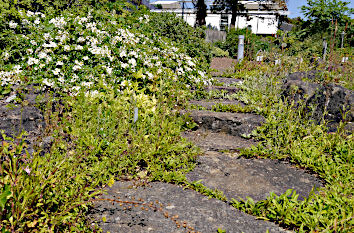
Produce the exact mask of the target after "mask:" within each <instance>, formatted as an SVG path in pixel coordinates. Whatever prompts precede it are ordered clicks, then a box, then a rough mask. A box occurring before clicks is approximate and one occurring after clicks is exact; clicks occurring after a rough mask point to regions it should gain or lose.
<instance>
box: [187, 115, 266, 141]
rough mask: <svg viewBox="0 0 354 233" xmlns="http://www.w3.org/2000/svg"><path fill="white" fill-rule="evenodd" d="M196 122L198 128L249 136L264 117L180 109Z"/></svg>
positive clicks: (262, 121) (261, 122)
mask: <svg viewBox="0 0 354 233" xmlns="http://www.w3.org/2000/svg"><path fill="white" fill-rule="evenodd" d="M181 113H182V114H187V115H189V117H191V118H192V119H193V121H194V122H196V123H197V124H198V125H199V127H200V128H204V129H208V130H211V131H214V132H224V133H228V134H230V135H233V136H242V137H243V136H249V135H250V134H251V133H252V131H253V130H255V129H256V128H257V127H259V126H261V125H262V124H263V123H264V121H265V119H264V117H262V116H259V115H256V114H251V113H230V112H212V111H207V110H192V111H181Z"/></svg>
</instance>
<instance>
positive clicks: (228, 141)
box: [182, 129, 257, 151]
mask: <svg viewBox="0 0 354 233" xmlns="http://www.w3.org/2000/svg"><path fill="white" fill-rule="evenodd" d="M182 136H183V137H185V138H187V139H188V140H190V141H192V142H193V143H194V144H195V145H197V146H198V147H200V148H201V149H203V150H206V151H221V150H229V151H238V150H239V149H240V148H246V147H250V146H251V145H256V144H257V142H255V141H254V140H251V139H244V138H241V137H239V136H233V135H230V134H226V133H222V132H221V133H215V132H212V131H210V130H204V129H198V130H196V131H186V132H183V134H182Z"/></svg>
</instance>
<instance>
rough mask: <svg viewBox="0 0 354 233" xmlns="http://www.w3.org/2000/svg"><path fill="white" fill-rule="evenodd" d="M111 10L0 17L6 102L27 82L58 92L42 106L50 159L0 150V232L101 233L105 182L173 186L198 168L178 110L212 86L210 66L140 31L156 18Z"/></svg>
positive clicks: (0, 95) (1, 92) (8, 146)
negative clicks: (98, 207)
mask: <svg viewBox="0 0 354 233" xmlns="http://www.w3.org/2000/svg"><path fill="white" fill-rule="evenodd" d="M19 1H20V2H25V1H26V2H29V3H31V2H41V3H42V4H47V3H46V2H45V1H42V0H28V1H27V0H19ZM53 1H54V0H53ZM53 1H49V2H53ZM101 1H105V0H101ZM107 1H108V0H107ZM70 2H75V3H76V2H82V1H70ZM11 4H12V2H11ZM112 4H113V3H112ZM41 6H42V5H41ZM113 6H115V5H109V4H108V5H107V6H104V7H102V8H94V7H92V8H91V11H90V10H87V9H88V8H80V9H78V10H76V9H75V11H74V10H73V11H71V12H75V13H70V11H65V12H64V11H56V12H54V11H53V12H51V11H47V12H44V11H43V12H39V11H38V12H33V11H31V10H29V9H27V8H26V10H22V11H18V12H16V14H18V17H15V18H13V19H12V18H11V19H9V20H5V21H1V20H3V18H1V15H3V14H2V13H3V12H0V13H1V14H0V22H5V23H3V24H1V25H0V34H1V35H2V36H0V99H1V100H2V101H3V100H5V102H7V103H11V102H16V101H18V100H19V99H21V97H17V94H19V95H18V96H24V95H25V94H24V93H26V90H25V89H26V88H27V86H28V85H29V84H33V85H31V87H35V86H39V87H40V88H41V89H42V90H44V91H45V92H46V93H45V94H47V92H55V94H56V95H55V98H48V99H47V98H46V101H47V104H48V105H47V106H46V105H41V106H40V108H41V110H43V111H42V113H43V114H44V115H45V119H46V130H45V132H44V133H43V135H41V137H42V136H47V134H49V135H50V136H52V137H53V138H54V140H53V144H52V146H51V148H50V149H49V151H48V153H47V152H46V153H44V152H43V153H44V155H41V154H40V153H39V152H40V151H37V148H35V150H36V151H35V152H33V153H32V154H31V155H30V154H28V153H26V154H25V155H24V154H23V153H22V152H23V151H25V149H26V147H27V145H25V141H24V139H23V140H19V141H18V140H17V139H16V140H17V141H14V140H13V139H11V138H8V137H5V135H3V136H2V137H3V138H5V140H6V141H8V142H9V143H7V142H6V143H0V159H1V161H2V163H1V164H0V168H1V171H4V172H3V173H2V174H1V176H0V180H1V182H0V192H1V193H2V196H3V197H4V198H2V199H1V206H0V207H1V211H0V221H1V222H2V224H1V225H0V229H1V231H2V232H10V231H11V232H39V231H41V232H97V231H96V229H95V228H96V227H95V225H92V224H91V220H90V219H88V218H87V211H88V206H89V205H91V204H92V203H91V201H92V199H93V198H94V197H95V196H97V195H98V194H99V193H101V191H102V190H101V188H102V189H103V188H104V187H105V185H106V184H110V183H111V182H112V180H113V181H114V179H120V178H121V177H131V178H132V179H133V178H134V177H140V178H143V177H145V178H147V177H149V179H150V180H164V179H166V180H165V181H167V182H172V181H173V180H171V179H172V178H173V177H176V178H173V179H176V180H177V179H180V178H181V174H183V173H184V172H187V171H189V170H190V169H191V162H192V161H194V158H195V156H196V153H197V152H198V151H197V150H195V148H194V147H193V146H191V145H190V144H189V143H186V141H185V140H183V139H181V137H180V135H181V131H182V130H183V128H182V126H183V124H184V121H185V120H184V119H183V118H182V117H178V116H177V114H176V111H174V110H173V108H175V106H176V103H177V101H179V100H181V102H183V101H184V100H185V96H186V95H188V94H189V90H188V88H191V87H193V86H198V85H203V84H206V83H208V76H207V75H206V72H205V71H206V69H205V67H206V63H207V62H206V61H205V59H204V58H200V57H198V56H195V55H193V56H192V55H191V54H190V53H189V52H188V51H189V50H188V49H187V48H186V47H185V46H184V45H183V44H182V43H180V41H179V40H176V41H173V40H172V39H171V38H166V37H163V36H161V35H159V34H157V33H155V32H154V31H149V30H148V29H147V28H144V27H139V26H138V25H141V24H143V23H148V21H149V19H150V17H151V15H149V12H146V11H142V12H143V13H142V14H140V13H132V12H128V11H127V10H125V11H124V9H125V8H124V9H122V8H120V10H118V11H115V12H114V11H113V10H116V9H117V8H116V7H113ZM14 9H17V8H14ZM0 11H1V3H0ZM77 12H78V13H77ZM141 15H142V16H141ZM4 41H5V42H6V43H3V42H4ZM203 59H204V60H203ZM22 91H23V92H22ZM57 100H58V101H57ZM19 102H20V101H18V102H16V103H19ZM22 104H23V105H26V104H27V103H26V101H23V102H22ZM23 105H22V106H23ZM37 106H38V105H37ZM53 106H54V107H53ZM177 107H178V106H177ZM53 109H55V110H53ZM1 133H2V132H1V131H0V134H1ZM41 137H40V138H39V139H38V140H42V138H41ZM19 138H20V137H19ZM15 148H16V149H15ZM24 158H26V159H24ZM9 161H11V162H9ZM13 164H14V166H12V165H13ZM48 174H49V175H48ZM142 176H143V177H142ZM9 177H10V178H9ZM13 180H16V182H17V183H16V185H13V182H12V181H13Z"/></svg>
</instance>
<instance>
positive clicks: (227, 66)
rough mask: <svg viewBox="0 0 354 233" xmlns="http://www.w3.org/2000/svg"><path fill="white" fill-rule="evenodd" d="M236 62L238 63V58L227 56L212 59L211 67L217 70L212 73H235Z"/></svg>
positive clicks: (219, 74)
mask: <svg viewBox="0 0 354 233" xmlns="http://www.w3.org/2000/svg"><path fill="white" fill-rule="evenodd" d="M236 64H237V60H236V59H232V58H227V57H215V58H213V59H212V60H211V63H210V69H213V70H215V71H213V72H211V75H212V76H222V75H223V74H224V73H233V72H234V70H235V68H234V67H235V65H236Z"/></svg>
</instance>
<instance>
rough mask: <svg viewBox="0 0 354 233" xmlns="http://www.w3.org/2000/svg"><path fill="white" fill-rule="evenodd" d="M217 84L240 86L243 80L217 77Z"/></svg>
mask: <svg viewBox="0 0 354 233" xmlns="http://www.w3.org/2000/svg"><path fill="white" fill-rule="evenodd" d="M214 79H215V80H216V81H217V82H219V83H222V84H224V85H227V86H229V85H235V84H240V83H242V82H243V80H242V79H235V78H223V77H215V78H214Z"/></svg>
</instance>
